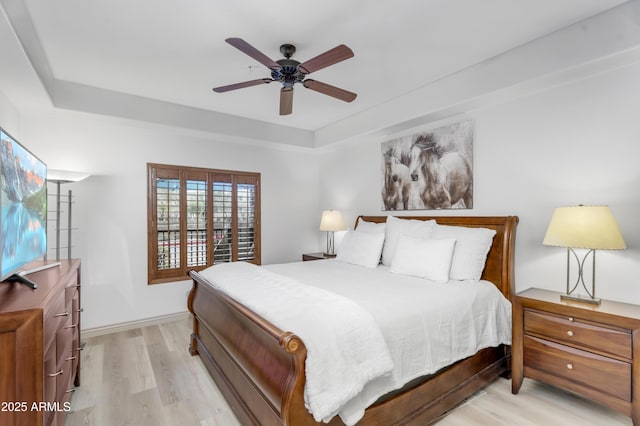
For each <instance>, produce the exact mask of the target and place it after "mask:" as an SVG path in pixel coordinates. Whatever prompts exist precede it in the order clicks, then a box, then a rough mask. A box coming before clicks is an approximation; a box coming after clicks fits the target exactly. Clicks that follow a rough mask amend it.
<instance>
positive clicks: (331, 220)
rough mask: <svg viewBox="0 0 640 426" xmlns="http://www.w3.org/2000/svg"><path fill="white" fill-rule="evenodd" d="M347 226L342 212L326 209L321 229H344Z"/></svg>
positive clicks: (321, 220)
mask: <svg viewBox="0 0 640 426" xmlns="http://www.w3.org/2000/svg"><path fill="white" fill-rule="evenodd" d="M345 229H347V227H346V226H345V224H344V220H343V219H342V214H341V213H340V212H339V211H338V210H325V211H323V212H322V218H321V219H320V230H321V231H344V230H345Z"/></svg>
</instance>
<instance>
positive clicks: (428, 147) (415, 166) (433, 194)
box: [409, 134, 473, 209]
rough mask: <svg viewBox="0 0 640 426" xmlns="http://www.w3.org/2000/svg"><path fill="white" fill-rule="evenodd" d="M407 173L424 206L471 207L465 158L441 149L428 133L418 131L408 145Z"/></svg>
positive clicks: (470, 175)
mask: <svg viewBox="0 0 640 426" xmlns="http://www.w3.org/2000/svg"><path fill="white" fill-rule="evenodd" d="M410 157H411V162H410V165H409V173H410V174H411V181H412V182H415V183H416V184H417V186H418V188H417V190H418V193H419V194H420V198H421V199H422V201H423V203H424V208H425V209H449V208H471V207H473V188H472V182H473V179H472V174H471V166H470V165H469V162H468V161H467V160H466V159H465V158H464V157H463V156H462V155H460V154H459V153H458V152H444V151H443V149H442V147H440V146H439V145H438V144H437V143H436V142H435V140H434V138H433V135H432V134H426V135H420V136H419V137H418V138H417V139H416V141H415V142H414V144H413V145H412V147H411V151H410Z"/></svg>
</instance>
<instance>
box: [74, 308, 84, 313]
mask: <svg viewBox="0 0 640 426" xmlns="http://www.w3.org/2000/svg"><path fill="white" fill-rule="evenodd" d="M76 312H84V308H80V309H78V310H76Z"/></svg>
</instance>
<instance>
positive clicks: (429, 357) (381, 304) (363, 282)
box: [264, 260, 511, 425]
mask: <svg viewBox="0 0 640 426" xmlns="http://www.w3.org/2000/svg"><path fill="white" fill-rule="evenodd" d="M264 268H266V269H268V270H270V271H273V272H275V273H278V274H282V275H285V276H288V277H291V278H294V279H296V280H298V281H300V282H303V283H306V284H309V285H311V286H316V287H320V288H323V289H325V290H330V291H332V292H335V293H337V294H339V295H342V296H345V297H347V298H349V299H351V300H353V301H354V302H356V303H358V304H359V305H361V306H362V307H364V308H365V309H366V310H367V311H369V312H370V313H371V315H372V316H373V317H374V318H375V319H376V321H377V322H378V324H379V326H380V328H381V330H382V334H383V335H384V338H385V340H386V342H387V346H388V348H389V350H390V353H391V358H392V360H393V364H394V366H393V370H392V373H391V374H388V375H386V376H382V377H380V378H378V379H375V380H373V381H371V382H370V383H369V384H368V385H367V386H366V387H365V388H364V389H363V390H362V392H360V393H359V394H358V395H357V396H356V397H354V398H353V399H351V400H350V401H349V402H348V403H346V404H345V405H344V406H343V407H342V409H341V410H340V412H339V415H340V417H341V418H342V421H343V422H344V423H345V424H347V425H352V424H354V423H356V422H357V421H358V420H359V419H360V418H361V417H362V415H363V414H364V410H365V408H366V407H368V406H369V405H371V404H372V403H373V402H375V401H376V400H377V399H378V398H379V397H380V396H382V395H384V394H386V393H388V392H390V391H392V390H395V389H399V388H401V387H402V386H403V385H404V384H405V383H407V382H408V381H410V380H412V379H414V378H416V377H419V376H423V375H426V374H431V373H434V372H436V371H438V370H439V369H441V368H443V367H445V366H447V365H450V364H452V363H454V362H456V361H458V360H461V359H464V358H466V357H468V356H470V355H473V354H474V353H476V352H477V351H478V350H480V349H483V348H487V347H492V346H498V345H500V344H511V304H510V302H509V301H508V300H507V299H506V298H505V297H504V296H503V295H502V294H501V293H500V291H499V290H498V289H497V288H496V287H495V286H494V285H493V284H492V283H490V282H487V281H449V282H447V283H437V282H432V281H427V280H424V279H421V278H415V277H410V276H407V275H400V274H392V273H390V272H389V268H388V267H384V266H379V267H378V268H375V269H371V268H365V267H362V266H357V265H351V264H347V263H344V262H339V261H336V260H321V261H313V262H296V263H288V264H279V265H268V266H264ZM281 328H282V327H281ZM285 328H286V327H285ZM303 340H304V339H303Z"/></svg>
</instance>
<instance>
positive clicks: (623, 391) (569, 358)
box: [523, 336, 631, 401]
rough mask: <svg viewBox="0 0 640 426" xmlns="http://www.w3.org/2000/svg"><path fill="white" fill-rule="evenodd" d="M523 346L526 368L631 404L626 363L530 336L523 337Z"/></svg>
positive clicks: (628, 366) (628, 373)
mask: <svg viewBox="0 0 640 426" xmlns="http://www.w3.org/2000/svg"><path fill="white" fill-rule="evenodd" d="M523 343H524V364H525V365H526V366H527V367H529V368H534V369H536V370H540V371H544V372H546V373H549V374H550V375H551V376H553V377H558V378H564V379H567V380H570V381H572V382H574V383H577V384H578V385H579V386H581V387H583V388H590V389H595V390H597V391H598V392H601V393H606V394H609V395H611V396H613V397H616V398H619V399H622V400H624V401H631V364H630V363H627V362H624V361H619V360H616V359H612V358H607V357H604V356H601V355H597V354H594V353H591V352H587V351H583V350H580V349H576V348H573V347H570V346H565V345H561V344H558V343H554V342H551V341H548V340H544V339H539V338H537V337H532V336H524V342H523ZM551 384H555V383H551Z"/></svg>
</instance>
